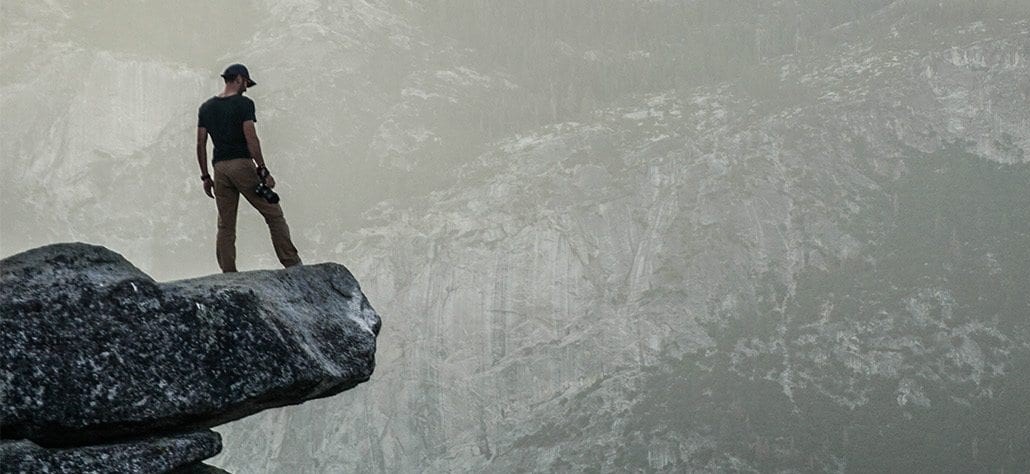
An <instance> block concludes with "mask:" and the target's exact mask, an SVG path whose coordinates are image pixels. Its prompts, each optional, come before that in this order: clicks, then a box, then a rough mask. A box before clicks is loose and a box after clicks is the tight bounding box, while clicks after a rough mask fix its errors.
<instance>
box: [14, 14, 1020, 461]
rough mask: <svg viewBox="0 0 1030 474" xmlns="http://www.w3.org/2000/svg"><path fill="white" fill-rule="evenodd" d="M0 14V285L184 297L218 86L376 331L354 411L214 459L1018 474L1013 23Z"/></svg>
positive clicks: (337, 407) (312, 247)
mask: <svg viewBox="0 0 1030 474" xmlns="http://www.w3.org/2000/svg"><path fill="white" fill-rule="evenodd" d="M0 10H2V14H0V27H2V36H3V46H2V50H0V123H2V125H0V159H2V165H3V168H2V169H3V172H2V173H0V196H2V202H3V206H2V208H0V255H2V256H7V255H11V254H14V253H17V252H20V251H23V250H26V249H30V248H34V247H37V246H41V245H45V244H49V243H54V242H63V241H84V242H89V243H94V244H99V245H104V246H106V247H109V248H111V249H112V250H115V251H117V252H119V253H121V254H122V255H124V256H125V257H126V258H127V259H128V260H129V261H131V262H133V263H134V264H136V265H137V266H139V267H140V268H141V269H142V270H143V271H145V272H147V273H148V274H150V275H151V276H153V277H154V278H155V279H157V280H159V281H166V280H173V279H180V278H186V277H192V276H198V275H204V274H210V273H215V272H217V271H218V267H217V265H216V262H215V258H214V235H215V223H216V210H215V206H214V201H213V200H211V199H209V198H208V197H207V196H205V195H204V193H203V191H202V188H201V183H200V180H199V175H200V172H199V168H198V167H197V164H196V156H195V154H194V143H195V136H196V132H195V127H196V121H197V108H198V107H199V105H200V104H201V103H202V102H203V101H204V100H206V99H207V98H209V97H211V96H213V95H215V94H217V93H219V92H220V91H221V89H222V80H221V78H220V77H219V74H220V73H221V72H222V70H223V69H224V68H225V67H226V66H227V65H228V64H231V63H234V62H241V63H243V64H246V65H247V66H248V67H249V68H250V71H251V73H252V75H253V78H254V80H256V81H257V82H258V85H257V86H256V87H254V88H253V89H250V90H248V91H247V93H246V94H247V95H248V96H249V97H251V98H252V99H253V100H254V101H255V103H256V111H257V119H258V121H257V129H258V134H259V136H260V138H261V143H262V150H263V152H264V155H265V158H266V161H267V164H268V167H269V169H270V171H271V172H272V174H273V175H274V176H275V178H276V181H277V183H278V185H277V187H276V190H277V191H278V192H279V193H280V195H281V196H282V197H283V202H282V205H283V208H284V211H285V214H286V219H287V221H288V222H289V224H290V226H291V231H292V234H293V238H294V242H295V243H296V245H297V247H298V249H299V250H300V253H301V257H302V258H303V259H304V260H305V263H317V262H323V261H335V262H340V263H342V264H344V265H346V266H347V267H348V268H349V269H350V270H351V271H352V272H353V273H354V275H355V276H356V277H357V279H358V281H359V282H360V283H361V285H362V288H363V290H364V292H365V293H366V295H367V296H368V298H369V300H370V302H371V303H372V304H373V306H375V308H376V309H377V310H378V311H379V313H380V314H381V315H382V318H383V330H382V333H381V334H380V337H379V349H378V357H377V359H378V361H377V362H378V366H377V369H376V373H375V375H373V377H372V380H371V381H369V382H368V383H366V384H364V385H361V386H359V387H357V388H356V389H354V390H351V391H348V392H345V393H343V394H341V395H338V396H336V397H333V398H330V399H326V400H319V401H314V402H309V403H306V404H304V405H301V406H296V407H288V408H283V409H277V410H272V411H269V412H264V413H262V414H259V415H255V416H253V417H250V418H247V419H244V420H240V421H237V422H234V423H231V424H228V425H225V426H222V427H219V428H218V430H217V431H219V432H220V433H222V434H223V439H224V444H225V448H224V450H223V453H222V454H221V455H219V456H218V457H215V458H213V459H212V460H211V461H210V463H211V464H214V465H217V466H219V467H222V468H225V469H227V470H229V471H232V472H269V473H273V472H274V473H279V472H281V473H288V472H289V473H292V472H307V473H335V472H463V471H491V472H523V471H538V472H552V471H557V472H580V471H588V470H589V471H604V472H612V471H643V472H676V471H685V470H703V471H715V470H741V471H752V470H754V471H778V470H784V471H838V472H840V471H874V470H875V471H880V470H891V471H912V470H920V471H927V470H940V469H947V470H957V471H983V470H991V471H999V470H1004V471H1006V472H1009V471H1025V470H1027V469H1028V468H1030V375H1028V370H1030V318H1028V316H1030V296H1028V293H1030V292H1028V291H1027V289H1028V288H1030V270H1028V269H1030V156H1028V155H1027V150H1028V149H1030V107H1028V98H1030V74H1028V73H1030V65H1028V62H1030V3H1027V2H1026V1H1025V0H987V1H975V2H974V1H971V0H970V1H944V2H941V1H937V0H934V1H930V0H895V1H888V0H832V1H825V0H819V1H816V0H794V1H754V0H752V1H727V0H694V1H686V0H682V1H677V0H666V1H661V0H651V1H645V0H567V1H545V0H512V1H504V2H494V1H482V0H438V1H426V2H419V1H411V0H384V1H363V0H350V1H338V2H331V1H317V0H276V1H272V0H268V1H259V0H255V1H238V2H231V3H230V2H222V3H217V4H213V3H211V2H202V1H198V0H187V1H180V2H160V1H150V0H112V1H103V2H99V1H63V0H47V1H35V2H30V1H23V0H4V1H3V2H2V3H0ZM239 213H240V219H239V224H238V238H237V249H238V264H239V267H240V270H252V269H259V268H260V269H267V268H278V267H279V265H278V262H277V261H276V260H275V256H274V252H273V251H272V247H271V243H270V241H269V238H268V231H267V228H266V227H265V224H264V222H263V220H261V218H260V216H259V214H258V213H257V212H256V211H254V210H253V209H252V208H250V207H249V206H248V205H246V204H241V206H240V211H239Z"/></svg>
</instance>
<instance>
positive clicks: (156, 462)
mask: <svg viewBox="0 0 1030 474" xmlns="http://www.w3.org/2000/svg"><path fill="white" fill-rule="evenodd" d="M221 449H222V438H221V437H220V436H219V435H218V433H215V432H214V431H211V430H202V431H195V432H190V433H182V434H178V435H172V436H167V437H161V436H157V437H146V438H137V439H127V440H122V441H119V442H114V443H108V444H98V445H92V446H81V447H74V448H44V447H41V446H39V445H37V444H35V443H33V442H32V441H27V440H19V441H6V440H5V441H3V442H2V443H0V467H2V470H3V472H5V473H11V474H15V473H18V474H20V473H26V474H28V473H36V472H55V473H57V472H60V473H65V472H66V473H76V474H77V473H84V472H176V473H186V472H204V471H201V470H197V471H190V469H196V468H195V467H194V466H197V465H198V463H199V462H200V460H202V459H207V458H209V457H211V456H214V455H216V454H218V452H219V451H221ZM214 472H217V471H214Z"/></svg>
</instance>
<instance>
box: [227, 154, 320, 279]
mask: <svg viewBox="0 0 1030 474" xmlns="http://www.w3.org/2000/svg"><path fill="white" fill-rule="evenodd" d="M214 168H215V176H214V181H215V205H217V206H218V236H217V237H216V240H215V255H216V256H217V257H218V266H219V267H220V268H221V269H222V271H223V272H235V271H236V210H237V208H238V207H239V203H240V194H243V197H244V198H246V199H247V202H249V203H250V205H251V206H254V209H257V210H258V212H260V213H261V215H262V216H264V218H265V223H267V224H268V230H269V232H270V233H271V234H272V246H273V247H275V255H276V256H277V257H279V262H280V263H282V264H283V266H284V267H292V266H294V265H300V263H301V261H300V257H299V256H298V255H297V248H296V247H294V246H293V242H292V241H291V240H290V228H289V226H287V225H286V218H284V217H283V208H282V207H280V206H279V204H278V203H276V204H269V203H268V201H265V200H264V198H262V197H261V196H258V195H257V193H255V192H254V188H256V187H257V185H258V183H259V182H260V179H259V178H258V175H257V172H256V171H255V167H254V161H253V160H250V159H242V158H241V159H233V160H224V161H218V162H216V163H215V164H214Z"/></svg>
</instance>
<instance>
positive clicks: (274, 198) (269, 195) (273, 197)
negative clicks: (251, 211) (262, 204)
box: [254, 180, 279, 204]
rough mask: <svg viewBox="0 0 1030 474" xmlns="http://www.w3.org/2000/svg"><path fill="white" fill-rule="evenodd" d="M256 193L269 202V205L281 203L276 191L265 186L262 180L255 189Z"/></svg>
mask: <svg viewBox="0 0 1030 474" xmlns="http://www.w3.org/2000/svg"><path fill="white" fill-rule="evenodd" d="M254 192H255V193H257V195H258V196H261V197H262V198H263V199H264V200H265V201H268V203H269V204H275V203H278V202H279V195H278V194H276V193H275V191H272V188H270V187H268V186H265V181H264V180H261V182H260V183H258V185H257V187H256V188H254Z"/></svg>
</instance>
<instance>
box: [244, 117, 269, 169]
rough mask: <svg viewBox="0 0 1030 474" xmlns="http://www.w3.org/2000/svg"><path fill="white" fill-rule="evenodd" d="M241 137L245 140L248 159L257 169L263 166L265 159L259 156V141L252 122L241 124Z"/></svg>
mask: <svg viewBox="0 0 1030 474" xmlns="http://www.w3.org/2000/svg"><path fill="white" fill-rule="evenodd" d="M243 136H244V137H245V138H246V139H247V151H249V152H250V157H251V158H253V159H254V162H255V163H257V165H258V166H259V167H262V166H265V157H264V156H262V155H261V141H260V140H258V136H257V129H256V128H254V121H253V120H247V121H244V122H243Z"/></svg>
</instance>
